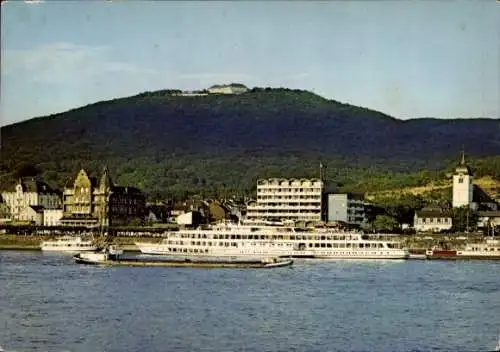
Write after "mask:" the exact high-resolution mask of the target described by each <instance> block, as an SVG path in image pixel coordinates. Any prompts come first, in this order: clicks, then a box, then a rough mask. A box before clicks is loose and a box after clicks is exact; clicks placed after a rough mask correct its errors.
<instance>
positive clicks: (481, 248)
mask: <svg viewBox="0 0 500 352" xmlns="http://www.w3.org/2000/svg"><path fill="white" fill-rule="evenodd" d="M457 257H459V258H471V259H499V260H500V240H496V239H487V240H486V242H484V243H471V244H468V245H467V246H466V247H465V249H462V250H458V251H457Z"/></svg>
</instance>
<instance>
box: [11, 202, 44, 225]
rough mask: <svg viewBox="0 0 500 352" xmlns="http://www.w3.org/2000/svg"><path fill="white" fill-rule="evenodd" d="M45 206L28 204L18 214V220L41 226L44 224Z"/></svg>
mask: <svg viewBox="0 0 500 352" xmlns="http://www.w3.org/2000/svg"><path fill="white" fill-rule="evenodd" d="M43 210H44V209H43V207H42V206H39V205H28V206H26V207H24V208H23V209H22V210H21V212H20V213H19V214H18V217H17V219H16V220H17V221H19V222H23V223H30V224H33V225H38V226H41V225H42V224H43Z"/></svg>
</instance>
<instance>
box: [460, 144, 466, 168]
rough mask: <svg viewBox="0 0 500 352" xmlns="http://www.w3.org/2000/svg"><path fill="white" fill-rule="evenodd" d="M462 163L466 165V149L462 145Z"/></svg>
mask: <svg viewBox="0 0 500 352" xmlns="http://www.w3.org/2000/svg"><path fill="white" fill-rule="evenodd" d="M460 165H462V166H464V165H465V150H464V148H463V147H462V160H461V161H460Z"/></svg>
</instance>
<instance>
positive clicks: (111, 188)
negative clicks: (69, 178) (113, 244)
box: [60, 168, 146, 226]
mask: <svg viewBox="0 0 500 352" xmlns="http://www.w3.org/2000/svg"><path fill="white" fill-rule="evenodd" d="M63 197H64V198H63V217H62V219H61V220H60V221H61V224H62V225H67V226H121V225H128V224H129V223H131V222H133V221H137V220H142V218H143V216H144V213H145V204H146V203H145V197H144V195H143V194H142V192H141V191H140V190H139V189H137V188H135V187H120V186H116V185H114V184H113V181H112V180H111V177H110V175H109V171H108V169H107V168H104V171H103V173H102V176H101V179H100V181H99V182H97V179H95V178H92V177H89V176H88V174H87V172H86V171H85V170H83V169H82V170H80V172H79V173H78V175H77V177H76V179H75V181H74V183H73V186H72V187H66V188H65V189H64V193H63Z"/></svg>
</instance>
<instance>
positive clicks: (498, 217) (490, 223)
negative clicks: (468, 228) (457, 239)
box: [477, 211, 500, 228]
mask: <svg viewBox="0 0 500 352" xmlns="http://www.w3.org/2000/svg"><path fill="white" fill-rule="evenodd" d="M477 215H478V221H477V226H478V227H480V228H488V227H493V228H494V227H500V211H479V212H478V213H477Z"/></svg>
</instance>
